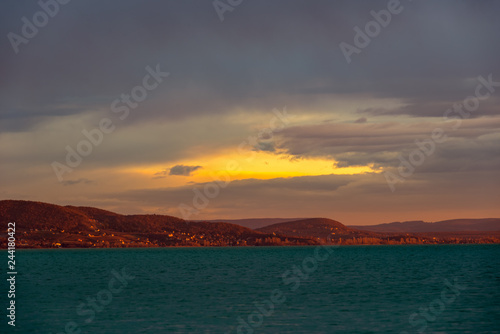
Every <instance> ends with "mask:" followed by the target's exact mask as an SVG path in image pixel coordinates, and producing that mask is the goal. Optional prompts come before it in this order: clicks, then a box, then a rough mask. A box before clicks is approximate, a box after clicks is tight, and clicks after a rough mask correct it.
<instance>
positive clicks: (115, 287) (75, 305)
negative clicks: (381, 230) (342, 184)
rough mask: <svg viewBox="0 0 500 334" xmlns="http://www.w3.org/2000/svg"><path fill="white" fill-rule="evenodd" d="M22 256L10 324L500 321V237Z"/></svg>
mask: <svg viewBox="0 0 500 334" xmlns="http://www.w3.org/2000/svg"><path fill="white" fill-rule="evenodd" d="M2 254H4V258H5V264H7V259H6V258H7V253H6V252H2ZM16 264H17V271H18V275H17V282H16V306H17V307H16V316H17V317H16V327H15V329H13V328H12V327H11V326H7V324H6V323H7V320H8V319H7V318H6V312H7V311H6V310H5V307H6V306H7V302H6V298H5V297H6V293H4V292H2V296H3V297H2V301H3V303H2V304H3V306H4V307H2V309H3V310H4V311H3V315H2V319H3V320H2V324H1V325H0V329H1V332H2V333H9V332H13V333H134V334H135V333H406V332H407V333H419V332H427V333H499V332H500V245H441V246H434V245H433V246H431V245H429V246H422V245H420V246H343V247H248V248H236V247H234V248H162V249H81V250H80V249H77V250H64V249H56V250H21V251H17V253H16ZM132 276H133V278H132ZM3 286H4V291H7V289H8V286H7V284H6V283H5V280H4V285H3Z"/></svg>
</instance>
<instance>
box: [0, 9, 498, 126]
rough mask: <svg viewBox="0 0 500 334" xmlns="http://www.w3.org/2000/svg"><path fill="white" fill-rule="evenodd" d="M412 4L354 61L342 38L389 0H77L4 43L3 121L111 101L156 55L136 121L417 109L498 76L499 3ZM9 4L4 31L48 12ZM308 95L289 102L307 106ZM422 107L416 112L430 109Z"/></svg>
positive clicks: (2, 18) (0, 59)
mask: <svg viewBox="0 0 500 334" xmlns="http://www.w3.org/2000/svg"><path fill="white" fill-rule="evenodd" d="M402 4H403V6H404V11H403V12H402V13H401V14H399V15H398V16H394V17H393V18H392V21H391V23H390V24H389V26H387V27H386V28H384V29H383V31H382V32H381V33H380V35H379V36H377V37H375V38H374V39H373V41H372V42H371V43H370V45H369V46H368V47H367V48H366V49H363V51H362V53H361V54H359V55H354V56H353V58H354V60H353V62H352V63H351V64H350V65H347V63H346V61H345V59H344V56H343V55H342V52H341V51H340V49H339V47H338V45H339V43H340V42H343V41H344V42H347V43H353V38H354V31H353V27H354V26H360V27H364V24H365V23H366V22H368V21H369V20H372V17H371V15H370V11H371V10H375V11H378V10H381V9H384V8H386V7H387V1H370V2H352V1H335V2H332V1H326V0H318V1H298V0H287V1H284V0H282V1H273V2H269V1H264V0H258V1H248V2H245V3H244V4H243V5H241V6H238V7H237V8H236V9H235V10H234V11H233V12H230V13H227V14H226V19H225V20H224V22H220V21H219V19H218V17H217V14H216V12H215V10H214V9H213V6H212V2H211V1H194V0H193V1H182V2H180V1H163V2H158V1H132V0H128V1H119V2H118V1H117V2H102V1H96V0H94V1H84V2H77V1H73V2H71V3H69V4H67V5H64V6H61V8H60V12H59V13H58V14H57V15H56V16H55V17H53V18H51V19H50V21H49V23H48V24H47V25H46V26H45V27H43V28H40V31H39V32H38V34H37V35H36V36H35V37H34V38H33V39H31V40H30V41H29V43H28V44H26V45H24V44H23V45H21V46H20V52H19V54H17V55H16V54H15V53H14V52H13V51H12V47H11V45H10V43H9V41H8V39H7V38H3V39H2V42H1V43H2V45H1V46H2V53H1V55H0V64H1V67H2V81H1V83H0V89H1V92H2V93H1V99H0V101H1V102H0V112H1V117H2V119H5V117H6V114H9V113H12V112H13V110H32V109H36V108H39V109H38V111H37V114H36V115H32V114H31V113H30V114H27V115H26V118H27V119H26V121H25V123H24V124H26V127H29V126H30V125H32V124H34V123H37V122H40V121H41V120H43V119H44V118H46V117H53V116H54V115H53V113H52V112H51V111H50V110H48V109H47V107H48V106H53V105H57V104H60V103H61V100H63V99H65V98H67V97H74V98H77V99H86V100H91V101H95V102H96V103H100V104H102V105H103V106H109V103H111V102H112V101H113V99H115V98H116V97H117V96H119V94H121V93H124V92H125V93H126V92H129V91H130V89H131V88H132V87H134V86H135V85H137V84H138V82H140V80H141V79H142V77H143V75H144V74H143V73H144V68H145V67H146V66H147V65H154V64H157V63H160V64H161V65H162V68H163V70H165V71H169V72H171V76H170V77H169V78H168V80H167V82H166V83H165V84H163V85H162V86H161V87H160V88H158V90H157V91H155V92H154V94H153V95H152V96H151V97H148V103H147V104H145V105H144V106H141V112H140V113H138V114H137V116H136V117H135V118H133V119H129V120H128V121H129V122H139V121H141V120H144V119H150V118H179V117H189V116H195V115H197V114H202V113H203V114H212V113H221V112H222V113H224V112H227V111H229V110H230V109H231V108H235V107H257V108H260V107H265V108H268V107H269V105H270V104H271V105H280V104H281V102H282V101H283V99H285V100H286V96H296V95H302V96H304V95H313V96H314V95H317V94H326V95H329V94H369V95H372V96H378V97H395V98H401V99H409V100H412V101H413V102H412V103H413V104H415V105H416V106H417V107H418V106H419V105H424V106H425V104H426V103H427V101H428V100H430V101H432V103H433V104H436V103H439V101H450V100H451V101H453V100H456V99H461V98H463V97H464V96H466V94H467V87H465V86H464V85H463V80H464V79H466V78H474V77H476V76H478V75H487V74H488V73H500V63H498V61H497V59H498V56H499V55H500V53H499V51H500V46H499V43H497V32H498V31H499V30H500V29H499V28H500V22H499V21H498V18H497V13H498V10H499V9H500V3H498V2H480V3H477V2H474V3H473V2H465V1H458V2H457V1H442V2H439V3H435V2H429V1H420V2H405V1H402ZM1 7H2V8H1V9H2V10H1V11H0V13H1V14H0V22H1V23H0V30H1V32H2V34H4V36H6V35H7V33H9V32H15V33H20V30H21V25H22V22H21V17H23V16H26V17H28V18H31V17H32V15H33V13H35V12H36V11H38V10H40V8H39V6H38V4H37V3H36V2H35V1H32V2H15V1H10V2H4V3H3V4H2V5H1ZM103 98H104V100H103ZM289 100H292V99H291V98H290V99H289ZM299 101H300V99H297V100H294V103H292V104H289V106H290V108H293V107H294V106H296V107H298V106H305V105H302V103H301V102H299ZM276 102H280V103H279V104H277V103H276ZM293 104H295V105H293ZM419 110H420V111H419ZM419 110H415V111H412V112H411V113H412V114H417V115H420V114H428V111H426V110H427V109H419ZM19 113H22V111H20V112H19ZM56 117H57V116H56ZM59 117H60V116H59ZM12 126H13V128H12V129H11V130H21V129H20V128H19V127H20V124H13V125H12Z"/></svg>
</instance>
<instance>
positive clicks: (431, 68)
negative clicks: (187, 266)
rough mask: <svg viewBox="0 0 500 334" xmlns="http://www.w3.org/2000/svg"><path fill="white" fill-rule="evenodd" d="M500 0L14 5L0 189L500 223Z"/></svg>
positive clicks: (53, 197) (218, 211) (8, 34)
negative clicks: (498, 220)
mask: <svg viewBox="0 0 500 334" xmlns="http://www.w3.org/2000/svg"><path fill="white" fill-rule="evenodd" d="M499 12H500V3H499V2H497V1H451V0H449V1H446V0H443V1H439V2H436V1H425V0H420V1H410V0H404V1H403V0H402V1H401V2H398V1H396V0H391V1H326V0H325V1H322V0H307V1H305V0H303V1H298V0H286V1H285V0H276V1H265V0H220V1H219V0H217V1H211V0H204V1H201V0H186V1H152V0H141V1H139V0H135V1H133V0H124V1H97V0H88V1H77V0H73V1H67V0H59V2H56V1H55V0H42V1H40V2H37V1H15V0H7V1H2V3H1V4H0V31H1V33H2V35H3V37H2V39H1V42H0V43H1V44H0V47H1V48H0V71H1V72H0V73H1V76H0V78H1V79H0V159H1V164H0V199H19V200H34V201H42V202H49V203H54V204H59V205H77V206H95V207H99V208H102V209H107V210H111V211H114V212H118V213H123V214H143V213H155V214H166V215H173V216H178V217H182V218H185V219H193V220H194V219H196V220H202V219H224V218H226V219H235V218H266V217H267V218H269V217H287V218H288V217H293V218H299V217H327V218H331V219H335V220H337V221H340V222H342V223H344V224H347V225H371V224H379V223H388V222H393V221H407V220H424V221H438V220H444V219H453V218H486V217H500V205H499V204H498V203H500V154H499V153H500V112H499V111H500V108H499V102H500V62H499V59H500V40H499V39H498V33H499V31H500V21H499V20H498V13H499Z"/></svg>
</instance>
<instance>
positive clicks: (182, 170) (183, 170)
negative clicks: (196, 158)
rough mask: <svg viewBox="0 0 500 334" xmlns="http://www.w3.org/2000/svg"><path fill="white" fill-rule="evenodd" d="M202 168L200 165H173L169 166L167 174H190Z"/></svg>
mask: <svg viewBox="0 0 500 334" xmlns="http://www.w3.org/2000/svg"><path fill="white" fill-rule="evenodd" d="M200 168H202V167H201V166H186V165H175V166H173V167H172V168H170V171H169V172H168V175H184V176H188V175H191V173H192V172H194V171H195V170H198V169H200Z"/></svg>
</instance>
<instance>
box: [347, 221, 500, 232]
mask: <svg viewBox="0 0 500 334" xmlns="http://www.w3.org/2000/svg"><path fill="white" fill-rule="evenodd" d="M349 227H352V228H355V229H358V230H363V231H372V232H386V233H388V232H394V233H427V232H487V231H500V218H475V219H449V220H442V221H438V222H434V223H427V222H424V221H421V220H418V221H407V222H394V223H387V224H378V225H366V226H362V225H354V226H353V225H351V226H349Z"/></svg>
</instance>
